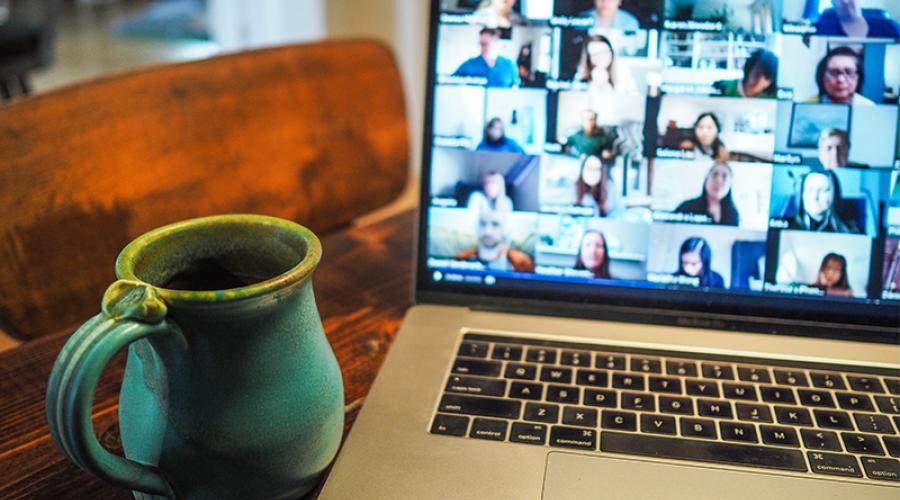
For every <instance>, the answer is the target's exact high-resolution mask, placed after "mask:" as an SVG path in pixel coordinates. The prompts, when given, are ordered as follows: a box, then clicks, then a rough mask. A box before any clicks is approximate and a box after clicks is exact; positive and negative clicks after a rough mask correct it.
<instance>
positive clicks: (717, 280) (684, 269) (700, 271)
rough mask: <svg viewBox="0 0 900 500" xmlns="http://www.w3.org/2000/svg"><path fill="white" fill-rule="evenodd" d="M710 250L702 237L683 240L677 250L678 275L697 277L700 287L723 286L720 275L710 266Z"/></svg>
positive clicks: (723, 282) (723, 281)
mask: <svg viewBox="0 0 900 500" xmlns="http://www.w3.org/2000/svg"><path fill="white" fill-rule="evenodd" d="M711 262H712V251H711V250H710V248H709V243H707V241H706V240H705V239H703V238H699V237H696V236H695V237H692V238H688V239H686V240H684V243H682V244H681V250H680V251H679V252H678V273H677V274H678V275H679V276H690V277H693V278H699V279H700V283H699V286H701V287H709V288H724V287H725V280H724V279H722V275H721V274H719V273H717V272H715V271H713V270H712V268H711V267H710V263H711Z"/></svg>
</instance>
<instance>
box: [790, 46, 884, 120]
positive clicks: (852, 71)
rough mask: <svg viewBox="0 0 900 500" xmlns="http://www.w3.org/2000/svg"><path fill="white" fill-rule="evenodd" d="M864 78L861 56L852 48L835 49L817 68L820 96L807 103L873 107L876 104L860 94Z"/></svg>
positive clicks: (811, 98) (826, 55) (817, 83)
mask: <svg viewBox="0 0 900 500" xmlns="http://www.w3.org/2000/svg"><path fill="white" fill-rule="evenodd" d="M863 76H864V75H863V65H862V60H861V57H860V55H859V54H858V53H857V52H856V51H855V50H853V49H851V48H850V47H835V48H833V49H831V50H829V51H828V53H826V54H825V57H823V58H822V60H821V61H819V64H818V66H816V85H818V86H819V95H817V96H813V97H810V98H809V99H807V102H824V103H833V104H853V105H860V104H862V105H868V106H872V105H874V104H875V103H873V102H872V100H871V99H869V98H868V97H865V96H863V95H860V94H859V93H858V91H859V89H861V88H862V84H863Z"/></svg>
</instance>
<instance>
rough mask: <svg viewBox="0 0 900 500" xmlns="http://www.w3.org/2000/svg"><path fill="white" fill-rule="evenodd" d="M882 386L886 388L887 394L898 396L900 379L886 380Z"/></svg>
mask: <svg viewBox="0 0 900 500" xmlns="http://www.w3.org/2000/svg"><path fill="white" fill-rule="evenodd" d="M884 385H886V386H887V390H888V392H889V393H891V394H896V395H900V378H886V379H884Z"/></svg>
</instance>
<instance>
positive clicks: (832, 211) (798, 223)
mask: <svg viewBox="0 0 900 500" xmlns="http://www.w3.org/2000/svg"><path fill="white" fill-rule="evenodd" d="M799 201H800V208H799V209H798V210H797V215H796V216H795V217H794V218H793V219H791V220H790V221H788V227H789V228H790V229H804V230H807V231H820V232H824V233H853V234H859V233H860V230H859V228H858V227H857V226H856V223H855V222H853V221H852V220H850V219H849V218H845V217H842V216H841V214H839V213H838V211H837V209H836V207H839V206H840V204H841V202H842V201H843V198H842V197H841V184H840V182H839V181H838V178H837V176H836V175H835V174H834V171H833V170H824V171H823V170H813V171H811V172H808V173H807V174H806V175H804V176H803V179H802V180H801V181H800V197H799Z"/></svg>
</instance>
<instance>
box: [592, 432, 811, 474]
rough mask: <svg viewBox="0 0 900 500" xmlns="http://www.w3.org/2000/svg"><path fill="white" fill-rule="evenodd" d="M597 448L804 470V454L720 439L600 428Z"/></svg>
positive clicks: (646, 454)
mask: <svg viewBox="0 0 900 500" xmlns="http://www.w3.org/2000/svg"><path fill="white" fill-rule="evenodd" d="M600 450H601V451H608V452H612V453H625V454H629V455H643V456H648V457H657V458H675V459H679V460H697V461H700V462H715V463H720V464H730V465H746V466H748V467H763V468H766V469H782V470H792V471H800V472H806V470H807V469H806V461H805V460H804V459H803V454H802V453H800V452H799V451H796V450H785V449H782V448H767V447H764V446H750V445H743V444H731V443H723V442H721V441H697V440H692V439H674V438H664V437H656V436H644V435H640V434H623V433H620V432H607V431H604V432H601V433H600Z"/></svg>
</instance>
